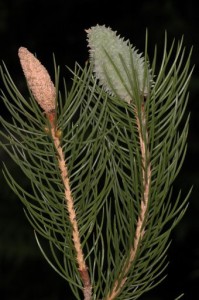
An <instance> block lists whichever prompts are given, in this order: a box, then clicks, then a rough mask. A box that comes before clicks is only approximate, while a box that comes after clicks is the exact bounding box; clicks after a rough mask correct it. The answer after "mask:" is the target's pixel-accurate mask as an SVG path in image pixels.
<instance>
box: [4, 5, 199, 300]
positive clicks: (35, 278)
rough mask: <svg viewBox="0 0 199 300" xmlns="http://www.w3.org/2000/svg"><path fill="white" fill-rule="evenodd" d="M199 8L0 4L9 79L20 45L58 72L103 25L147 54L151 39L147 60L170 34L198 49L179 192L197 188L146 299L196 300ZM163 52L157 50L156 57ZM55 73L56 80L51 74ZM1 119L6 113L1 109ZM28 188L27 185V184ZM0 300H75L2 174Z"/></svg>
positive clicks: (16, 70)
mask: <svg viewBox="0 0 199 300" xmlns="http://www.w3.org/2000/svg"><path fill="white" fill-rule="evenodd" d="M196 5H197V1H191V0H189V1H185V2H184V1H183V2H182V1H169V0H163V1H159V0H149V1H147V0H146V1H127V0H122V1H121V0H119V1H117V0H115V1H108V0H106V1H104V0H99V1H98V0H92V1H90V0H81V1H78V0H71V1H67V0H65V1H64V0H62V1H61V0H56V1H52V3H50V2H49V1H44V0H39V1H36V0H34V1H33V0H30V1H25V0H16V1H9V0H0V59H1V60H3V61H5V63H6V65H7V67H8V69H9V71H10V73H11V74H12V77H13V78H14V80H15V81H16V82H19V81H20V76H21V68H20V65H19V61H18V56H17V51H18V48H19V47H20V46H25V47H27V48H28V49H29V50H30V51H31V52H33V53H37V56H38V57H39V59H40V60H41V61H42V63H43V64H44V65H45V66H46V67H47V69H48V70H49V72H50V73H51V72H53V61H52V54H53V53H55V55H56V60H57V63H58V64H60V65H61V66H62V70H63V73H64V72H65V67H64V66H65V65H68V66H69V67H71V68H72V67H73V66H74V63H75V61H78V62H79V63H80V64H84V62H85V61H86V60H87V59H88V50H87V43H86V34H85V32H84V29H86V28H89V27H90V26H94V25H96V24H100V25H102V24H106V25H107V26H110V27H111V28H112V29H113V30H117V31H118V33H120V34H121V35H122V36H124V37H126V38H130V40H131V42H132V43H133V44H134V45H136V47H137V48H138V49H140V51H144V43H145V32H146V28H148V32H149V54H150V53H153V49H154V46H155V44H157V45H158V49H162V45H163V43H164V34H165V31H167V34H168V40H169V44H170V43H171V42H172V40H173V38H176V40H178V39H180V38H181V37H182V36H184V44H185V45H186V48H187V53H188V52H189V49H190V48H191V46H192V45H193V46H194V50H193V55H192V64H193V65H195V70H194V74H193V76H192V80H191V83H190V89H189V90H190V100H189V105H188V110H187V112H188V111H190V112H191V121H190V131H189V136H188V152H187V156H186V159H185V163H184V165H183V168H182V170H181V173H180V175H179V176H178V178H177V180H176V182H175V184H174V188H175V191H178V190H179V189H181V188H182V193H183V195H186V193H187V192H188V190H189V188H190V187H191V186H192V185H193V186H194V189H193V192H192V195H191V197H190V205H189V208H188V211H187V212H186V215H185V216H184V218H183V219H182V221H181V222H180V224H179V225H178V226H177V227H176V229H175V230H174V232H173V233H172V236H171V238H172V244H171V247H170V249H169V252H168V260H169V262H170V263H169V267H168V269H167V273H168V276H167V278H166V280H165V281H164V282H163V283H162V284H161V285H159V286H158V287H157V288H155V289H154V290H152V291H151V292H149V293H148V294H146V295H145V296H143V297H141V299H142V300H152V299H153V300H166V299H174V298H175V297H177V296H178V295H179V294H181V293H182V292H184V293H185V296H184V298H183V299H184V300H192V299H194V300H197V299H199V289H198V283H199V218H198V215H199V201H198V188H199V168H198V167H199V162H198V155H199V139H198V138H199V134H198V116H199V73H198V68H199V19H198V8H197V7H196ZM159 51H160V50H159ZM52 74H53V73H52ZM0 113H1V114H3V113H4V109H3V107H2V104H1V102H0ZM2 161H4V162H5V163H7V164H8V165H9V166H10V167H11V168H12V170H13V173H14V174H16V176H19V174H18V171H17V169H16V168H15V166H14V165H13V164H12V162H11V161H9V160H8V157H7V156H6V155H5V153H3V151H2V149H0V162H2ZM22 181H23V183H24V184H26V182H24V178H23V177H22ZM0 299H1V300H5V299H6V300H19V299H20V300H25V299H28V300H36V299H37V300H61V299H62V300H63V299H74V298H73V297H72V296H71V295H70V294H69V291H68V290H67V285H66V283H65V282H64V280H62V279H61V278H60V277H59V276H58V275H57V274H56V273H55V272H54V271H53V270H52V269H51V268H50V267H49V266H48V264H47V262H46V261H45V260H44V259H43V257H42V255H41V253H40V251H39V249H38V248H37V245H36V242H35V240H34V236H33V231H32V228H31V226H30V225H29V223H28V221H27V220H26V218H25V215H24V213H23V209H22V205H21V203H20V202H19V200H18V199H17V198H16V197H15V195H13V194H12V192H11V191H10V189H9V188H8V186H7V185H6V183H5V181H4V179H3V177H2V174H0Z"/></svg>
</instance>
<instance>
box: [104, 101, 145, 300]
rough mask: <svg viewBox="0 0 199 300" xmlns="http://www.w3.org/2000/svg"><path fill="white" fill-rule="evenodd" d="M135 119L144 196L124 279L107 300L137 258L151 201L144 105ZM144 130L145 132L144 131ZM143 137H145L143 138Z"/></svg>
mask: <svg viewBox="0 0 199 300" xmlns="http://www.w3.org/2000/svg"><path fill="white" fill-rule="evenodd" d="M134 113H135V118H136V123H137V128H138V134H139V143H140V151H141V157H142V181H143V195H142V199H141V203H140V213H139V215H138V220H137V225H136V230H135V237H134V242H133V246H132V248H131V250H130V256H129V257H128V259H127V260H126V262H125V264H124V267H123V269H122V271H121V274H123V278H122V279H121V278H120V280H119V279H118V280H116V281H115V283H114V285H113V288H112V290H111V291H110V292H109V294H108V295H107V297H106V300H113V299H115V298H116V297H117V296H118V294H119V293H120V292H121V289H122V288H123V286H124V284H125V282H126V280H127V278H128V277H127V276H128V272H129V270H130V268H131V265H132V263H133V261H134V259H135V257H136V254H137V251H138V249H139V244H140V242H141V240H142V238H143V236H144V232H145V227H144V225H145V224H144V223H145V220H146V217H147V208H148V201H149V189H150V182H151V165H150V162H149V161H148V152H149V149H148V133H147V129H146V116H145V111H144V104H143V106H142V114H141V118H139V116H138V112H137V110H136V109H135V110H134ZM142 129H144V130H142ZM143 135H145V136H144V137H143Z"/></svg>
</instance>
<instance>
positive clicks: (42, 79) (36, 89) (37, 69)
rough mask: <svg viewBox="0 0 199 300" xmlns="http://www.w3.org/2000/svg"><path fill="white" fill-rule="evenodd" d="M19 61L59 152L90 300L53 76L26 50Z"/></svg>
mask: <svg viewBox="0 0 199 300" xmlns="http://www.w3.org/2000/svg"><path fill="white" fill-rule="evenodd" d="M19 58H20V62H21V65H22V69H23V71H24V75H25V77H26V80H27V83H28V85H29V87H30V90H31V91H32V93H33V95H34V97H35V100H36V101H37V102H38V104H39V105H40V106H41V108H42V109H43V110H44V111H45V113H46V117H47V119H48V121H49V125H50V128H49V131H50V134H51V136H52V140H53V143H54V146H55V149H56V152H57V160H58V165H59V169H60V172H61V179H62V182H63V185H64V195H65V202H66V207H67V211H68V214H69V220H70V224H71V227H72V237H73V244H74V248H75V252H76V258H77V265H78V270H79V274H80V277H81V280H82V283H83V293H84V300H90V299H91V294H92V287H91V283H90V277H89V273H88V268H87V266H86V262H85V259H84V254H83V251H82V246H81V241H80V235H79V228H78V224H77V218H76V212H75V208H74V199H73V196H72V192H71V188H70V182H69V176H68V168H67V164H66V162H65V157H64V152H63V149H62V147H61V141H60V134H59V133H60V131H59V130H58V129H57V124H56V107H55V102H56V101H55V98H56V93H55V87H54V84H53V82H52V81H51V79H50V76H49V74H48V72H47V70H46V69H45V68H44V66H43V65H42V64H41V63H40V61H39V60H38V59H37V58H36V57H35V56H34V55H33V54H32V53H30V52H29V51H28V50H27V49H26V48H24V47H21V48H20V49H19Z"/></svg>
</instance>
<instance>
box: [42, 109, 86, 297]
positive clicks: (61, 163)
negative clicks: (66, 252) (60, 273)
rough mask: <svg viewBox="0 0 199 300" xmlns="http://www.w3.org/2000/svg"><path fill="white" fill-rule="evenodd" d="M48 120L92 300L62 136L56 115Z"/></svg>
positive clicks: (79, 260) (80, 264)
mask: <svg viewBox="0 0 199 300" xmlns="http://www.w3.org/2000/svg"><path fill="white" fill-rule="evenodd" d="M48 119H49V122H50V125H51V128H50V130H51V135H52V139H53V142H54V145H55V149H56V151H57V154H58V155H57V159H58V164H59V169H60V171H61V178H62V181H63V184H64V194H65V202H66V206H67V210H68V214H69V220H70V223H71V226H72V236H73V243H74V248H75V251H76V257H77V264H78V270H79V273H80V276H81V279H82V283H83V293H84V300H91V296H92V286H91V282H90V276H89V272H88V268H87V266H86V262H85V259H84V254H83V251H82V247H81V241H80V236H79V229H78V224H77V219H76V212H75V208H74V199H73V196H72V193H71V188H70V181H69V177H68V168H67V164H66V161H65V157H64V153H63V149H62V147H61V143H60V136H59V135H58V134H57V132H58V131H57V128H56V126H55V122H54V115H53V113H49V114H48Z"/></svg>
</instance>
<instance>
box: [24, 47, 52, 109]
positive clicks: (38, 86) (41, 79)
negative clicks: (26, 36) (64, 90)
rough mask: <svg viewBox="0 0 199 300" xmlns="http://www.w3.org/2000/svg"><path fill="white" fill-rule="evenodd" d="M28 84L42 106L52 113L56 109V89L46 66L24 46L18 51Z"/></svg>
mask: <svg viewBox="0 0 199 300" xmlns="http://www.w3.org/2000/svg"><path fill="white" fill-rule="evenodd" d="M18 55H19V59H20V63H21V66H22V69H23V72H24V75H25V77H26V80H27V83H28V86H29V88H30V90H31V91H32V94H33V96H34V98H35V100H36V101H37V102H38V104H39V105H40V106H41V108H42V109H43V110H44V111H45V112H46V113H50V112H53V111H54V110H55V99H56V89H55V86H54V84H53V82H52V81H51V79H50V76H49V74H48V72H47V70H46V68H45V67H44V66H43V65H42V64H41V63H40V61H39V60H38V59H37V58H36V57H35V56H34V55H33V54H32V53H31V52H29V51H28V49H26V48H24V47H20V48H19V51H18Z"/></svg>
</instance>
